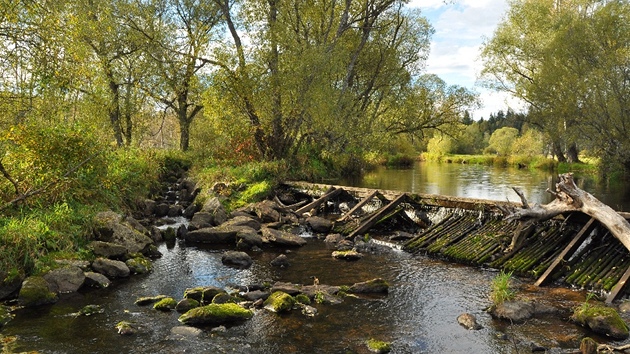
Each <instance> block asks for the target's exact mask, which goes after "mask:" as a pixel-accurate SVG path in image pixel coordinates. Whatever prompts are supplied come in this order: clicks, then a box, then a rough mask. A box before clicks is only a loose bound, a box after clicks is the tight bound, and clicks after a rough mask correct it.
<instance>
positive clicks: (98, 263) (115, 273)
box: [92, 258, 131, 278]
mask: <svg viewBox="0 0 630 354" xmlns="http://www.w3.org/2000/svg"><path fill="white" fill-rule="evenodd" d="M92 268H93V269H94V271H96V272H97V273H101V274H103V275H104V276H106V277H108V278H125V277H128V276H129V274H130V273H131V271H130V270H129V267H127V265H126V264H125V263H124V262H121V261H115V260H111V259H107V258H97V259H96V260H95V261H94V262H92Z"/></svg>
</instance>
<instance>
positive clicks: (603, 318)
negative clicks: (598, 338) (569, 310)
mask: <svg viewBox="0 0 630 354" xmlns="http://www.w3.org/2000/svg"><path fill="white" fill-rule="evenodd" d="M571 319H573V320H574V321H575V322H577V323H579V324H580V325H582V326H584V327H589V328H591V330H593V331H595V332H597V333H600V334H605V335H607V336H610V337H612V338H615V339H625V338H627V337H628V335H629V331H628V325H627V324H626V322H625V321H624V320H623V319H622V318H621V316H620V315H619V313H618V312H617V310H615V309H614V308H611V307H607V306H602V305H597V304H595V305H592V304H590V303H588V300H587V301H585V302H584V304H582V305H581V306H577V307H576V308H575V309H574V311H573V316H572V317H571Z"/></svg>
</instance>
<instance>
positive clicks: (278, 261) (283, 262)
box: [271, 254, 290, 268]
mask: <svg viewBox="0 0 630 354" xmlns="http://www.w3.org/2000/svg"><path fill="white" fill-rule="evenodd" d="M271 265H272V266H274V267H280V268H287V267H288V266H289V265H290V264H289V258H287V256H286V255H285V254H281V255H279V256H278V257H276V258H274V259H273V260H272V261H271Z"/></svg>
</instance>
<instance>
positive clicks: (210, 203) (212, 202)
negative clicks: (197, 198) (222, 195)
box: [201, 197, 227, 226]
mask: <svg viewBox="0 0 630 354" xmlns="http://www.w3.org/2000/svg"><path fill="white" fill-rule="evenodd" d="M201 211H202V212H205V213H209V214H210V215H211V216H212V220H213V221H214V225H213V226H216V225H221V224H223V223H224V222H225V221H226V220H227V212H226V211H225V208H223V205H222V204H221V201H220V200H219V198H217V197H213V198H210V199H208V200H207V201H206V202H205V203H204V204H203V207H201Z"/></svg>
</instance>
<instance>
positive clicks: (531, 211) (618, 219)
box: [288, 174, 630, 302]
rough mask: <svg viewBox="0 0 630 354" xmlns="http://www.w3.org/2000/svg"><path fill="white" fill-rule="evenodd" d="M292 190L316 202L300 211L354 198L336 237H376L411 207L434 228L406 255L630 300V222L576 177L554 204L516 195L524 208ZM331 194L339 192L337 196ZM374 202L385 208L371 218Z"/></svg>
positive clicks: (421, 233) (307, 186)
mask: <svg viewBox="0 0 630 354" xmlns="http://www.w3.org/2000/svg"><path fill="white" fill-rule="evenodd" d="M288 185H289V186H290V187H291V188H294V189H299V190H302V191H306V192H308V193H309V194H311V195H314V196H315V198H314V201H313V202H311V203H309V207H308V208H306V207H304V208H302V210H310V209H309V208H311V209H312V208H314V207H316V206H321V205H322V203H323V201H328V202H331V201H333V202H334V198H335V196H338V195H341V194H344V193H345V194H350V195H352V196H353V197H354V198H355V200H356V204H355V205H354V207H353V208H351V209H350V210H349V211H348V212H347V213H345V214H343V215H340V216H339V217H338V218H337V220H336V230H338V231H337V232H341V233H343V234H345V235H346V236H348V237H355V236H362V235H363V234H365V233H367V232H372V231H373V230H371V228H372V227H374V226H375V225H379V224H382V223H385V222H386V220H387V219H388V218H389V217H390V216H391V215H396V212H397V211H401V210H402V208H404V207H403V205H406V207H411V208H412V209H415V210H416V211H417V210H420V211H421V212H424V213H426V214H427V215H428V216H429V219H431V220H432V223H431V225H429V226H427V225H423V226H422V227H421V228H420V229H419V230H418V232H416V233H414V237H413V238H412V239H410V240H408V241H406V242H404V244H402V247H403V249H404V250H406V251H407V252H410V253H413V254H426V255H429V256H435V257H440V258H444V259H447V260H451V261H454V262H458V263H463V264H469V265H473V266H484V267H492V268H496V269H503V270H505V271H510V272H513V273H515V274H517V275H519V276H523V277H530V278H532V279H533V281H534V284H535V285H536V286H541V285H543V284H546V283H550V282H555V283H556V284H561V285H566V286H571V287H578V288H585V289H589V290H593V291H601V292H603V293H605V294H607V296H608V297H607V301H608V302H611V301H613V300H614V299H615V298H618V297H619V296H622V295H629V293H630V292H629V291H628V290H629V289H625V284H626V282H627V281H628V279H630V251H629V250H630V247H629V246H630V224H628V221H627V219H628V218H630V214H628V213H619V212H616V211H614V210H613V209H611V208H610V207H608V206H606V205H605V204H603V203H601V202H600V201H599V200H597V199H596V198H594V197H593V196H592V195H590V194H589V193H587V192H585V191H583V190H581V189H579V188H578V187H577V186H576V185H575V183H574V182H573V176H572V175H570V174H565V175H561V176H560V182H559V183H558V184H557V186H556V191H553V192H552V193H554V195H555V196H556V199H555V200H554V201H552V202H551V203H549V204H546V205H538V204H533V205H530V204H529V203H528V202H527V200H526V199H525V198H524V197H523V195H522V193H519V191H518V190H517V189H515V190H516V191H517V193H518V194H519V196H520V197H521V203H511V202H503V201H490V200H480V199H471V198H457V197H448V196H440V195H423V194H410V193H407V194H405V193H401V192H395V191H387V190H374V189H365V188H356V187H345V186H330V185H323V184H311V183H306V182H290V183H288ZM331 191H337V192H335V194H333V195H332V196H331ZM341 191H343V193H342V192H341ZM375 197H377V198H378V199H379V203H380V204H382V205H381V206H380V207H376V208H374V207H373V208H371V209H370V211H365V210H364V209H369V208H366V206H367V205H368V204H369V202H370V201H371V200H373V199H376V198H375ZM344 225H345V227H344ZM348 225H349V226H348ZM371 234H372V233H371ZM515 239H519V240H518V242H515ZM515 246H516V247H515Z"/></svg>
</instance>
